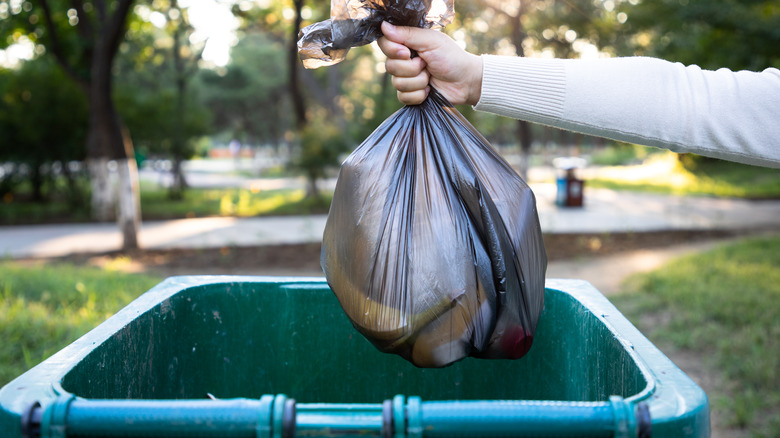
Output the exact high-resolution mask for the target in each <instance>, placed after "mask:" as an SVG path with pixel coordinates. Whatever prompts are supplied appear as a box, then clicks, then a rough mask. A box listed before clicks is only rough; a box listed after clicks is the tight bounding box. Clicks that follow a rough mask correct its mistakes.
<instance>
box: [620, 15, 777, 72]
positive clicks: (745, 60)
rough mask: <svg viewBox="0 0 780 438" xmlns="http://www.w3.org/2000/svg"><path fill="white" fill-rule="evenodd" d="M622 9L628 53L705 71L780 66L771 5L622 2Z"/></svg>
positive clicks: (775, 22) (774, 18)
mask: <svg viewBox="0 0 780 438" xmlns="http://www.w3.org/2000/svg"><path fill="white" fill-rule="evenodd" d="M621 9H622V10H623V11H624V12H625V13H627V14H628V21H627V22H626V24H625V26H624V27H623V29H622V34H623V35H624V36H625V38H626V39H628V40H629V41H630V48H629V49H630V50H631V52H632V53H633V54H639V55H650V56H658V57H661V58H664V59H668V60H670V61H678V62H682V63H684V64H697V65H699V66H701V67H702V68H707V69H718V68H721V67H726V68H730V69H732V70H740V69H749V70H763V69H765V68H767V67H780V51H778V50H777V48H778V47H780V3H778V2H777V1H776V0H749V1H745V0H685V1H680V0H654V1H642V2H639V3H638V4H636V5H630V4H629V3H622V5H621ZM659 17H663V19H659Z"/></svg>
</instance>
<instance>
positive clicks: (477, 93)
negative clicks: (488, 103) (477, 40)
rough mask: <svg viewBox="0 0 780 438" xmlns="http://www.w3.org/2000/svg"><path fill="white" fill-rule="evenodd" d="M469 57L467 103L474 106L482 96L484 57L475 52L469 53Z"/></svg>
mask: <svg viewBox="0 0 780 438" xmlns="http://www.w3.org/2000/svg"><path fill="white" fill-rule="evenodd" d="M469 57H470V62H469V70H468V73H469V74H468V75H467V84H466V88H467V90H468V96H467V97H466V103H467V104H469V105H471V106H474V105H476V104H477V103H478V102H479V98H480V97H481V96H482V57H481V56H479V55H474V54H469Z"/></svg>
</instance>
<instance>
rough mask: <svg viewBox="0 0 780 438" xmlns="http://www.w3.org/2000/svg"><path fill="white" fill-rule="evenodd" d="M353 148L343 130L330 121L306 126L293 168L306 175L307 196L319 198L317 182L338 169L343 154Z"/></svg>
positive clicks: (320, 120) (322, 119)
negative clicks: (330, 170) (307, 183)
mask: <svg viewBox="0 0 780 438" xmlns="http://www.w3.org/2000/svg"><path fill="white" fill-rule="evenodd" d="M351 146H352V145H351V144H350V141H349V139H348V137H347V136H346V135H345V134H344V132H343V130H341V129H339V127H338V126H336V125H335V124H334V123H333V122H332V121H330V120H327V119H324V118H317V119H315V120H313V121H310V122H309V123H308V124H307V125H306V127H305V128H304V129H303V134H302V135H301V146H300V154H298V156H297V157H296V158H295V159H294V161H293V167H295V168H297V169H300V170H302V171H303V172H304V173H305V175H306V178H307V180H308V181H309V189H308V193H307V195H309V196H314V197H317V196H319V191H318V189H317V187H316V182H317V180H319V179H321V178H324V177H325V176H326V173H327V170H328V169H330V168H336V167H338V166H339V164H341V161H340V158H341V156H342V154H344V153H347V152H349V151H350V150H351V149H352V147H351Z"/></svg>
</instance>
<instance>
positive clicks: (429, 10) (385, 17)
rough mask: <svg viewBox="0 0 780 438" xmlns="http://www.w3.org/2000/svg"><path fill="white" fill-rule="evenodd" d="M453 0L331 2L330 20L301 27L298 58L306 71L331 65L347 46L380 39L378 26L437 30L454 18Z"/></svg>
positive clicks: (338, 60)
mask: <svg viewBox="0 0 780 438" xmlns="http://www.w3.org/2000/svg"><path fill="white" fill-rule="evenodd" d="M452 2H453V0H331V5H330V19H329V20H325V21H320V22H318V23H314V24H312V25H309V26H307V27H305V28H303V29H302V30H301V32H300V35H299V39H298V55H299V57H300V58H301V61H302V62H303V66H304V67H306V68H318V67H322V66H326V65H333V64H336V63H338V62H341V61H342V60H344V57H345V56H347V52H348V51H349V49H350V48H351V47H358V46H363V45H366V44H369V43H371V42H372V41H374V40H376V39H378V38H379V37H381V36H382V31H381V30H380V25H381V24H382V21H388V22H389V23H391V24H395V25H398V26H414V27H426V28H432V29H437V28H440V27H444V26H446V25H447V24H448V23H450V22H451V21H452V18H453V17H454V15H455V12H454V9H453V6H452Z"/></svg>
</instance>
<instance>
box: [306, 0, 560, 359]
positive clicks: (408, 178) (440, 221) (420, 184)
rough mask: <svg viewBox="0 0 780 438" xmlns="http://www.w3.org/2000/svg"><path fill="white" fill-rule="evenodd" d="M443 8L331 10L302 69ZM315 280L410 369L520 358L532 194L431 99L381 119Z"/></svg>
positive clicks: (531, 267)
mask: <svg viewBox="0 0 780 438" xmlns="http://www.w3.org/2000/svg"><path fill="white" fill-rule="evenodd" d="M452 16H453V8H452V0H344V1H340V0H333V1H332V3H331V19H330V20H326V21H323V22H320V23H315V24H313V25H311V26H308V27H306V28H305V29H303V30H302V31H301V38H300V40H299V41H298V49H299V54H300V57H301V59H302V60H303V63H304V66H305V67H306V68H316V67H320V66H324V65H331V64H335V63H337V62H339V61H341V60H343V59H344V56H346V52H347V51H348V50H349V48H350V47H355V46H360V45H364V44H368V43H370V42H371V41H374V40H375V39H377V38H379V37H380V36H381V31H380V25H381V23H382V21H389V22H390V23H392V24H396V25H403V26H417V27H430V28H435V27H441V26H444V25H446V24H447V23H449V21H451V20H452ZM322 244H323V246H322V257H321V264H322V269H323V271H324V272H325V277H326V278H327V280H328V284H329V285H330V287H331V288H332V289H333V291H334V292H335V294H336V296H337V297H338V299H339V302H340V303H341V306H342V308H343V309H344V311H345V313H346V314H347V316H348V317H349V318H350V320H351V321H352V323H353V325H354V326H355V327H356V328H357V330H359V331H360V332H361V333H362V334H363V335H364V336H365V337H366V338H367V339H368V340H370V341H371V342H372V343H373V344H374V345H376V347H377V348H378V349H379V350H381V351H384V352H388V353H396V354H399V355H401V356H403V357H404V358H406V359H407V360H409V361H410V362H412V363H413V364H415V365H417V366H420V367H442V366H446V365H449V364H451V363H453V362H455V361H457V360H460V359H462V358H464V357H466V356H476V357H483V358H509V359H516V358H519V357H521V356H523V355H524V354H525V353H526V352H527V351H528V349H529V348H530V347H531V343H532V341H533V336H534V332H535V329H536V324H537V321H538V319H539V314H540V313H541V311H542V307H543V304H544V276H545V271H546V269H547V257H546V254H545V250H544V243H543V241H542V233H541V229H540V227H539V218H538V216H537V212H536V201H535V198H534V195H533V193H532V192H531V190H530V189H529V187H528V186H527V185H526V184H525V182H523V180H522V179H520V177H519V176H518V175H517V174H516V173H515V172H514V170H512V168H511V167H510V166H509V165H508V164H507V163H506V162H505V161H504V160H503V159H502V158H501V157H500V156H499V155H498V154H497V153H496V152H495V151H494V150H493V149H492V147H491V146H490V145H489V144H488V142H487V140H485V138H484V137H482V135H480V134H479V133H478V132H477V130H476V129H474V127H472V126H471V124H469V123H468V121H467V120H466V119H465V118H463V116H462V115H461V114H460V113H459V112H458V111H457V110H455V109H454V108H453V107H452V105H450V103H449V102H447V101H446V99H445V98H444V97H443V96H441V95H440V94H439V93H438V92H437V91H436V90H431V93H430V95H429V96H428V98H427V100H426V101H425V102H423V103H422V104H421V105H417V106H407V107H404V108H402V109H401V110H399V111H398V112H396V113H395V114H394V115H393V116H391V117H390V118H389V119H387V120H386V121H385V122H384V123H383V124H382V125H381V126H380V127H379V128H377V129H376V131H374V133H373V134H371V136H369V137H368V138H367V139H366V140H365V141H364V142H363V143H362V144H361V145H360V146H359V147H358V148H357V149H356V150H355V152H353V153H352V155H350V156H349V158H347V160H346V161H345V162H344V164H343V165H342V168H341V172H340V173H339V179H338V182H337V184H336V191H335V193H334V196H333V202H332V204H331V207H330V213H329V214H328V221H327V224H326V226H325V233H324V236H323V242H322Z"/></svg>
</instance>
